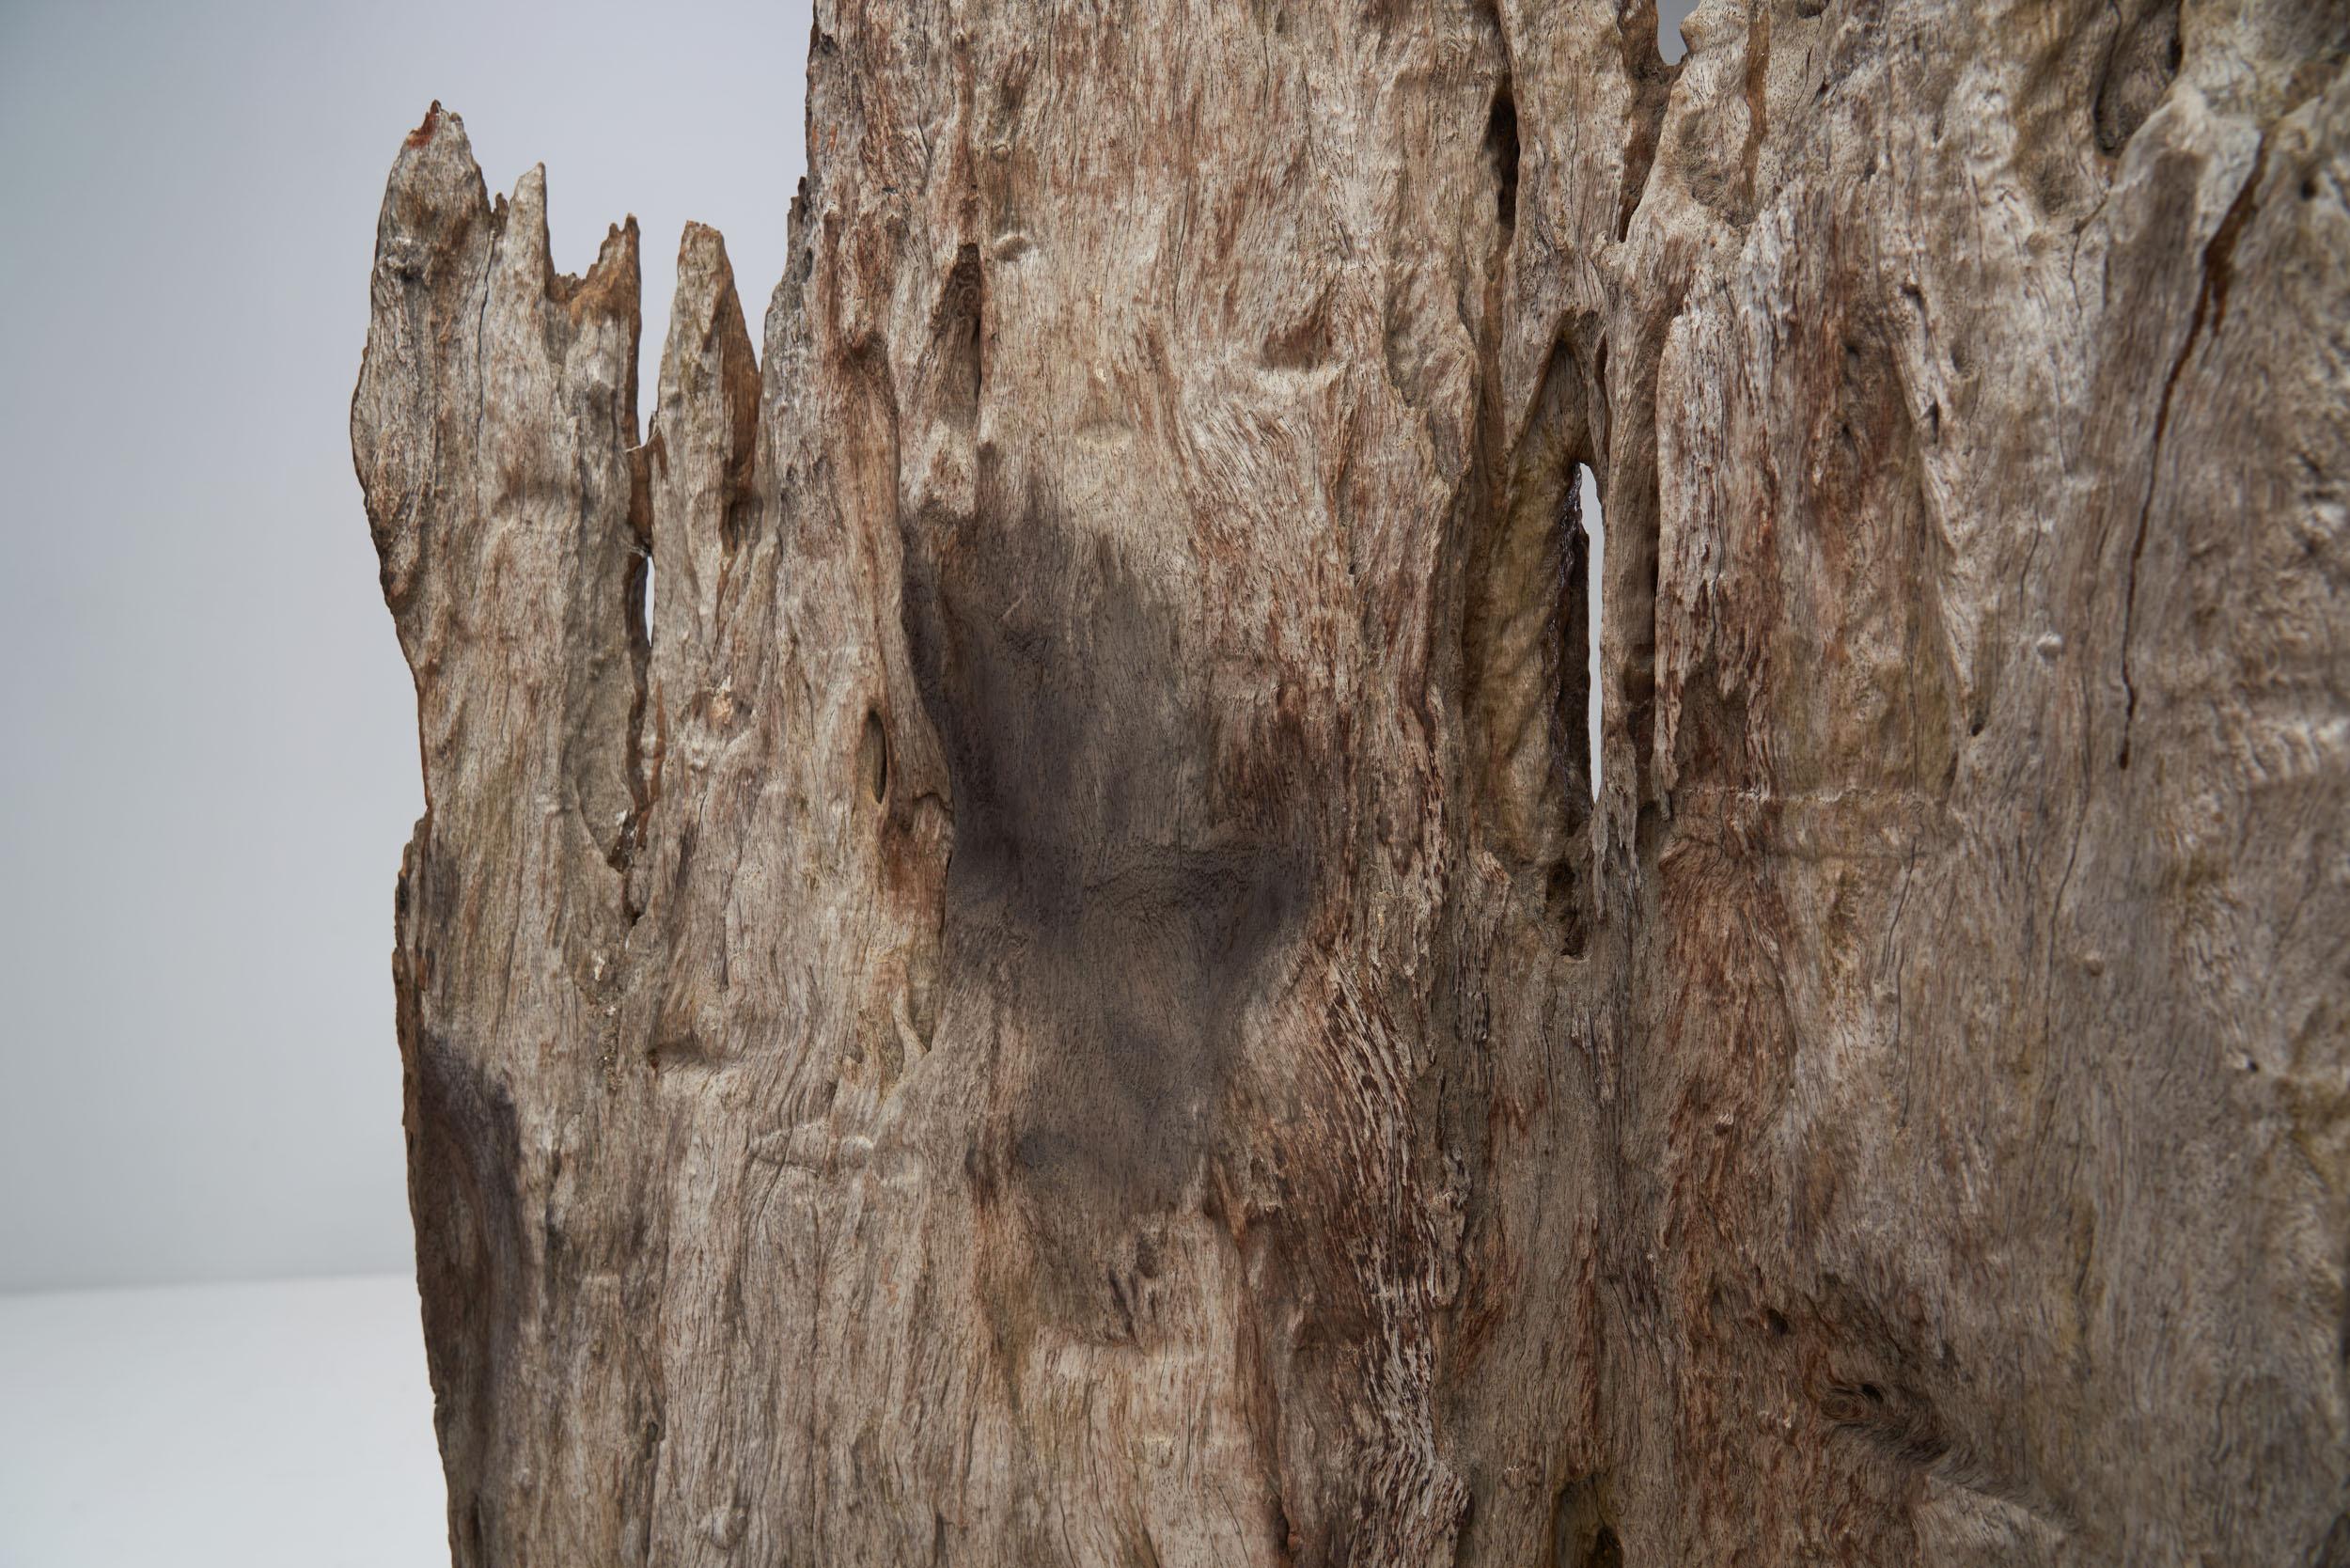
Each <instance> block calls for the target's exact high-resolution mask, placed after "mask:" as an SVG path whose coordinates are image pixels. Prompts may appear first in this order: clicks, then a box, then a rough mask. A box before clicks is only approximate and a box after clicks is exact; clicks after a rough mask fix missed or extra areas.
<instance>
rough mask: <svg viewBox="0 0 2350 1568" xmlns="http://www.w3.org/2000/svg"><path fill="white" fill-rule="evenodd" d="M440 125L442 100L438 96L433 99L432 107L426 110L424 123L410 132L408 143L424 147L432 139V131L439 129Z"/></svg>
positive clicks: (411, 145) (412, 145)
mask: <svg viewBox="0 0 2350 1568" xmlns="http://www.w3.org/2000/svg"><path fill="white" fill-rule="evenodd" d="M440 126H441V101H440V100H439V99H437V98H436V99H434V100H433V101H432V107H431V108H430V109H427V110H426V111H425V112H424V123H423V124H422V125H419V126H417V127H416V128H415V130H414V131H411V132H409V133H408V145H409V146H410V147H422V146H423V145H424V144H425V143H427V142H429V141H431V139H432V133H433V132H435V131H437V130H439V129H440Z"/></svg>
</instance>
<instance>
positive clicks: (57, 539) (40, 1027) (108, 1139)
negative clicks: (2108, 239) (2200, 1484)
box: [0, 0, 1688, 1291]
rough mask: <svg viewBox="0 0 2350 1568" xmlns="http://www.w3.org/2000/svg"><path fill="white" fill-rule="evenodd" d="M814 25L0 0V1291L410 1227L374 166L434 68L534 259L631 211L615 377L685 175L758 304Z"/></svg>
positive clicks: (689, 12)
mask: <svg viewBox="0 0 2350 1568" xmlns="http://www.w3.org/2000/svg"><path fill="white" fill-rule="evenodd" d="M1687 9H1688V3H1687V0H1668V4H1667V7H1666V10H1667V17H1666V20H1665V24H1664V26H1663V27H1662V29H1660V30H1661V31H1662V32H1663V34H1664V42H1665V45H1666V53H1667V55H1668V56H1669V57H1674V58H1677V57H1678V56H1679V54H1680V48H1679V39H1678V38H1677V36H1676V26H1677V24H1678V22H1679V20H1680V18H1681V17H1682V16H1683V15H1684V14H1685V13H1686V11H1687ZM808 31H809V11H808V6H807V0H786V3H774V0H770V3H766V4H752V3H739V0H691V3H688V0H668V3H666V4H663V5H661V6H646V5H636V6H621V5H617V4H611V3H607V0H580V3H573V4H566V5H563V6H561V7H555V6H544V5H541V6H529V5H520V4H511V3H497V4H462V3H458V0H414V3H410V4H404V5H402V6H399V7H398V8H386V7H384V6H383V5H380V4H359V3H353V0H311V3H300V0H227V3H210V4H179V5H173V4H165V3H160V0H159V3H154V4H148V5H131V4H108V3H105V0H83V3H75V0H0V212H4V213H5V217H0V298H5V299H6V300H7V301H8V306H7V307H6V309H5V311H4V312H0V473H5V474H6V476H7V484H6V489H5V493H4V494H5V495H6V501H5V513H0V517H4V526H5V537H6V543H7V562H6V565H5V567H4V568H0V1291H5V1290H25V1289H39V1288H48V1287H56V1286H67V1285H99V1284H117V1283H134V1282H145V1281H156V1280H185V1279H205V1278H243V1277H272V1276H290V1275H305V1274H334V1273H348V1272H360V1271H376V1270H384V1271H388V1270H398V1269H404V1268H406V1267H408V1266H409V1263H410V1260H411V1256H412V1254H411V1248H410V1243H409V1233H408V1215H407V1200H406V1189H405V1185H404V1180H403V1176H402V1166H401V1160H402V1153H401V1142H400V1130H399V1058H398V1052H397V1049H396V1046H395V1044H394V1042H393V1035H392V1009H391V988H390V964H389V953H390V946H391V934H390V933H391V896H392V880H393V875H394V873H395V871H396V870H397V868H398V865H399V850H400V846H401V844H402V843H404V842H405V840H406V839H407V836H408V832H409V828H410V824H411V823H413V821H414V820H415V815H416V813H417V812H418V811H419V810H420V809H421V808H422V799H421V791H420V787H419V785H418V783H417V771H416V755H415V728H414V723H413V718H412V712H413V710H412V707H411V700H410V693H409V688H408V680H407V672H406V670H405V668H404V667H403V666H402V665H401V663H400V659H399V651H398V648H397V646H396V644H395V642H394V639H393V635H392V627H391V621H390V619H389V617H388V616H386V615H385V613H384V608H383V605H382V603H381V601H380V600H379V599H378V597H377V591H376V584H375V558H374V552H373V550H372V549H371V548H370V546H369V544H368V533H367V525H366V520H365V516H364V514H363V512H362V511H361V509H360V504H359V495H358V489H357V485H356V483H355V482H354V480H353V479H352V471H351V460H350V456H349V449H348V429H347V423H346V421H347V417H348V411H349V404H350V399H351V388H352V382H353V380H354V379H355V378H356V375H357V371H358V363H359V352H360V347H361V344H362V342H363V340H364V337H365V334H366V327H367V290H368V262H369V258H370V255H371V253H372V244H373V238H374V228H375V213H376V208H377V205H378V203H379V201H380V200H381V197H382V194H383V188H384V176H385V173H386V171H387V170H388V169H389V168H390V166H391V161H392V158H393V155H394V153H395V152H396V151H397V149H398V148H399V138H400V137H401V136H402V135H403V134H404V133H406V132H407V131H408V129H409V128H410V127H411V126H413V125H415V123H416V122H417V120H418V119H420V118H422V116H423V113H424V109H425V106H426V105H427V104H428V103H429V102H431V101H432V100H433V99H434V98H436V97H437V98H439V99H441V100H442V101H443V102H446V104H447V105H448V106H449V107H450V108H452V109H455V110H457V111H458V112H459V113H460V114H462V115H463V116H464V118H465V124H466V129H467V131H468V132H469V133H470V134H471V136H472V138H473V144H474V150H475V154H476V156H477V157H478V159H479V160H480V163H481V165H482V170H483V173H484V175H485V176H486V177H487V179H488V180H489V183H490V185H491V188H492V189H493V191H495V190H501V189H504V190H510V189H511V188H512V185H513V182H514V180H515V179H516V178H517V177H518V176H519V175H520V174H521V173H522V172H523V171H524V170H525V168H527V167H528V166H529V165H531V164H533V163H536V162H539V161H541V160H543V161H544V162H545V163H546V165H547V166H548V187H549V205H550V209H551V212H550V227H552V229H553V235H554V243H555V254H556V265H557V266H558V267H562V268H566V269H569V270H572V271H581V270H584V269H585V268H586V267H587V263H588V262H589V261H591V260H592V259H594V256H595V249H596V244H597V242H598V241H599V240H600V239H601V238H602V237H603V231H604V226H605V225H606V224H607V223H609V222H611V221H613V220H615V219H618V218H619V217H620V216H621V215H622V214H623V213H625V212H631V211H634V212H635V213H636V214H637V217H638V219H639V221H640V222H641V223H642V225H643V228H644V236H645V263H646V266H645V298H646V310H645V332H644V342H645V345H646V347H645V352H644V354H643V376H644V380H645V388H646V390H645V393H644V395H643V397H642V399H641V400H640V403H639V409H640V413H645V412H650V407H651V384H652V378H653V375H654V373H655V368H656V361H657V357H658V353H659V345H660V343H661V341H662V337H663V335H664V334H665V332H666V322H667V314H668V309H667V307H668V299H669V293H670V290H671V288H672V285H673V282H674V259H675V242H676V236H677V234H678V232H679V230H680V228H681V227H682V225H683V224H684V222H685V221H686V220H687V219H689V218H690V219H697V220H699V221H702V222H706V223H711V224H714V225H716V226H717V227H719V228H721V229H723V230H724V231H725V233H726V236H727V241H728V246H729V251H730V253H731V255H732V257H733V260H734V266H735V272H736V274H737V276H738V277H739V278H740V279H741V280H742V285H743V288H744V295H745V297H744V306H745V309H746V311H747V312H748V313H749V314H750V316H751V318H752V322H753V326H752V330H753V334H754V336H755V337H756V336H757V334H758V321H759V319H760V316H761V315H762V314H763V312H764V309H765V305H766V297H767V293H768V290H770V289H771V288H772V287H773V285H774V281H775V279H776V278H777V277H778V276H779V275H780V274H781V273H782V268H783V260H784V242H785V232H784V224H785V213H786V210H787V208H788V206H789V203H790V200H791V191H792V187H793V184H794V183H795V181H796V180H797V179H798V176H799V173H800V171H801V169H802V167H803V164H804V155H803V149H802V107H801V105H802V86H803V66H804V62H805V59H806V55H807V40H808ZM1587 502H1588V496H1587ZM1587 510H1588V506H1587Z"/></svg>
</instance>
